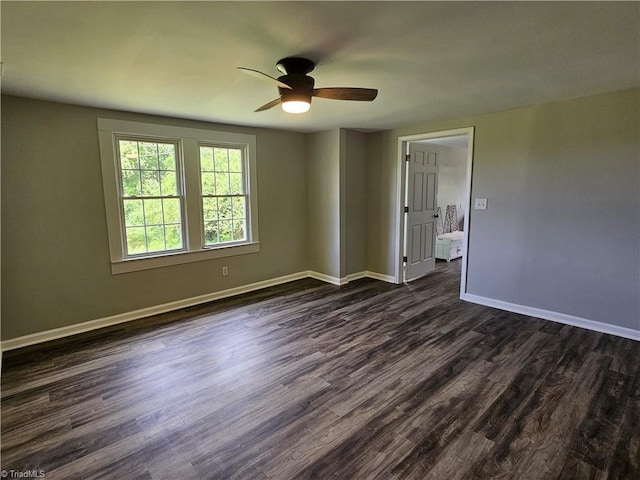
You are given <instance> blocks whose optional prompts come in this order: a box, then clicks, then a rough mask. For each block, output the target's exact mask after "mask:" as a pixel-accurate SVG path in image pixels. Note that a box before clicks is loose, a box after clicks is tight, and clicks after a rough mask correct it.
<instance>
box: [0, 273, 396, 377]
mask: <svg viewBox="0 0 640 480" xmlns="http://www.w3.org/2000/svg"><path fill="white" fill-rule="evenodd" d="M309 277H311V278H315V279H316V280H321V281H323V282H327V283H332V284H334V285H345V284H347V283H349V282H350V281H353V280H356V279H359V278H364V277H370V278H374V279H376V280H383V281H389V280H386V278H393V277H388V276H387V275H381V274H379V273H374V272H368V271H367V272H359V273H356V274H352V275H348V276H347V277H344V278H337V277H332V276H329V275H325V274H323V273H318V272H313V271H310V270H309V271H303V272H298V273H293V274H291V275H285V276H282V277H277V278H272V279H270V280H264V281H261V282H256V283H251V284H249V285H243V286H241V287H235V288H229V289H227V290H222V291H219V292H213V293H207V294H205V295H199V296H197V297H191V298H185V299H183V300H177V301H175V302H169V303H163V304H162V305H155V306H153V307H147V308H141V309H140V310H134V311H131V312H125V313H120V314H117V315H112V316H110V317H104V318H98V319H96V320H89V321H88V322H82V323H77V324H75V325H69V326H67V327H61V328H54V329H53V330H46V331H44V332H38V333H32V334H30V335H24V336H22V337H16V338H10V339H9V340H4V341H2V342H1V343H0V351H2V352H3V351H7V350H14V349H16V348H22V347H27V346H29V345H35V344H37V343H43V342H48V341H49V340H56V339H58V338H63V337H69V336H71V335H76V334H78V333H85V332H89V331H91V330H97V329H98V328H104V327H110V326H112V325H117V324H119V323H125V322H130V321H132V320H139V319H141V318H145V317H150V316H152V315H158V314H161V313H167V312H171V311H173V310H178V309H180V308H186V307H193V306H195V305H199V304H201V303H206V302H211V301H213V300H219V299H221V298H227V297H233V296H235V295H240V294H242V293H248V292H253V291H254V290H260V289H262V288H267V287H272V286H274V285H280V284H281V283H287V282H293V281H294V280H301V279H303V278H309ZM0 359H1V357H0ZM0 361H1V360H0ZM0 365H1V364H0Z"/></svg>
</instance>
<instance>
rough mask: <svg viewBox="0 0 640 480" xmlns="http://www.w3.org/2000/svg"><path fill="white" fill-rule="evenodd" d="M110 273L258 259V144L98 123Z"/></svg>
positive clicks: (244, 138) (243, 138) (223, 135)
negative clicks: (228, 259)
mask: <svg viewBox="0 0 640 480" xmlns="http://www.w3.org/2000/svg"><path fill="white" fill-rule="evenodd" d="M98 134H99V140H100V155H101V162H102V177H103V185H104V192H105V207H106V213H107V227H108V233H109V251H110V257H111V269H112V272H113V273H124V272H130V271H135V270H144V269H148V268H156V267H161V266H167V265H174V264H178V263H187V262H195V261H200V260H207V259H210V258H217V257H224V256H231V255H240V254H245V253H253V252H257V251H259V242H258V211H257V199H256V196H257V193H256V192H257V188H256V175H255V170H256V165H255V143H256V142H255V136H253V135H244V134H236V133H228V132H214V131H209V130H201V129H192V128H182V127H171V126H166V125H154V124H145V123H137V122H126V121H119V120H110V119H98Z"/></svg>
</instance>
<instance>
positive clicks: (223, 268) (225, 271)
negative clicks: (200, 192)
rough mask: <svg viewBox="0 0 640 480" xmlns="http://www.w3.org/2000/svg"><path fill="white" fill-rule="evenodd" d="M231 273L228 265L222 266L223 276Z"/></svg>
mask: <svg viewBox="0 0 640 480" xmlns="http://www.w3.org/2000/svg"><path fill="white" fill-rule="evenodd" d="M227 275H229V269H228V268H227V267H222V276H223V277H226V276H227Z"/></svg>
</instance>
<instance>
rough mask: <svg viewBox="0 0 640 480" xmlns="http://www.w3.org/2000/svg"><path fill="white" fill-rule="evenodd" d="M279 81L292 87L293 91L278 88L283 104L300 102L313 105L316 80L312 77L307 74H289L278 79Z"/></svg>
mask: <svg viewBox="0 0 640 480" xmlns="http://www.w3.org/2000/svg"><path fill="white" fill-rule="evenodd" d="M278 80H280V81H281V82H283V83H286V84H287V85H289V86H290V87H291V89H288V88H282V87H278V91H279V92H280V98H281V99H282V101H283V102H295V101H299V102H307V103H311V97H312V96H313V87H314V84H315V80H314V79H313V78H312V77H310V76H308V75H305V74H288V75H282V76H281V77H278Z"/></svg>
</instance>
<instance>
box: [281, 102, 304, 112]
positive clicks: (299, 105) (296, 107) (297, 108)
mask: <svg viewBox="0 0 640 480" xmlns="http://www.w3.org/2000/svg"><path fill="white" fill-rule="evenodd" d="M310 108H311V104H310V103H309V102H303V101H300V100H291V101H285V102H282V110H284V111H285V112H287V113H305V112H308V111H309V109H310Z"/></svg>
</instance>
